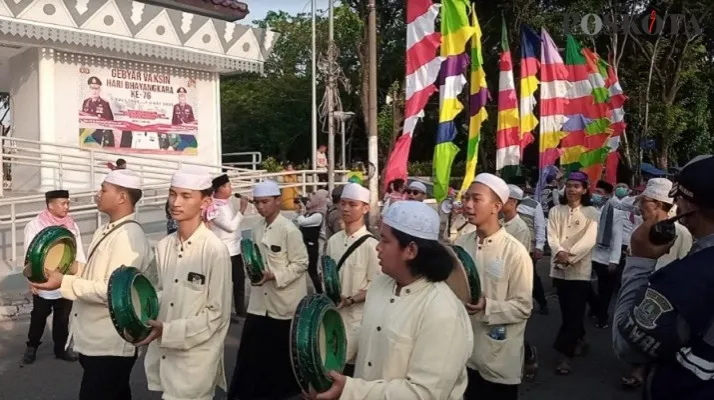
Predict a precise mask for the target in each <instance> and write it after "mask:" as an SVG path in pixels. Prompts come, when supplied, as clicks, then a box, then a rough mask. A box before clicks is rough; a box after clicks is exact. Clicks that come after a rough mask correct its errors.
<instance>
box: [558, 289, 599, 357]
mask: <svg viewBox="0 0 714 400" xmlns="http://www.w3.org/2000/svg"><path fill="white" fill-rule="evenodd" d="M553 284H554V285H555V290H556V292H557V293H558V304H560V313H561V318H562V322H561V325H560V329H559V330H558V336H556V338H555V343H554V344H553V348H554V349H555V350H557V351H559V352H560V353H562V354H563V355H565V356H567V357H573V356H574V355H575V348H576V347H577V345H578V341H579V340H581V339H583V338H584V337H585V326H584V322H583V320H584V319H585V306H586V304H587V301H588V295H589V293H590V288H591V287H592V285H591V283H590V281H569V280H565V279H557V278H553Z"/></svg>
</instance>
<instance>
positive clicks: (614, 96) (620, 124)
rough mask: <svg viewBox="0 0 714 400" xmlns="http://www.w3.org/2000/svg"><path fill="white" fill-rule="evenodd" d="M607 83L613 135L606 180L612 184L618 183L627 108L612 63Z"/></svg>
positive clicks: (607, 162) (609, 143)
mask: <svg viewBox="0 0 714 400" xmlns="http://www.w3.org/2000/svg"><path fill="white" fill-rule="evenodd" d="M605 84H606V85H607V87H608V91H609V93H610V107H611V108H612V117H611V122H612V125H610V127H611V128H612V136H611V137H610V140H609V141H608V147H609V148H610V152H609V153H608V155H607V159H606V161H605V180H606V181H608V182H609V183H611V184H613V185H614V184H615V183H617V166H618V165H619V163H620V158H619V153H618V151H617V150H618V149H619V148H620V137H621V135H623V134H624V133H625V128H626V127H627V125H626V124H625V109H624V108H623V107H624V104H625V101H626V100H627V96H625V93H624V92H623V91H622V87H621V86H620V80H619V79H618V78H617V74H616V73H615V68H613V67H612V65H608V66H607V80H606V82H605Z"/></svg>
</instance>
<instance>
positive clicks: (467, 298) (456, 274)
mask: <svg viewBox="0 0 714 400" xmlns="http://www.w3.org/2000/svg"><path fill="white" fill-rule="evenodd" d="M445 248H446V250H447V252H448V253H449V255H450V256H451V262H452V264H453V266H454V267H453V269H452V270H451V274H449V277H448V278H447V279H446V284H447V285H449V287H450V288H451V291H452V292H454V294H455V295H456V297H458V298H459V300H461V301H462V302H464V303H471V301H472V299H471V289H470V288H469V280H468V276H467V275H466V271H465V270H464V266H463V264H461V261H459V258H458V257H457V255H456V253H455V252H454V250H453V249H452V248H451V247H449V246H445Z"/></svg>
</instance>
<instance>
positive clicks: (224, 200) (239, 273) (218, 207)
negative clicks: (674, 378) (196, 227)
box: [203, 174, 248, 317]
mask: <svg viewBox="0 0 714 400" xmlns="http://www.w3.org/2000/svg"><path fill="white" fill-rule="evenodd" d="M211 185H212V187H213V199H212V202H211V203H210V204H209V205H208V206H207V207H205V208H204V212H203V214H204V215H203V218H204V220H206V221H207V222H208V225H209V227H210V228H211V231H212V232H213V233H214V234H215V235H216V236H218V238H219V239H221V240H222V241H223V243H224V244H225V245H226V247H227V248H228V253H229V254H230V255H231V277H232V281H233V305H234V306H235V308H236V314H238V315H239V316H241V317H243V316H245V269H244V267H243V258H242V257H241V255H240V239H241V234H240V224H241V222H242V221H243V213H245V209H246V208H247V207H248V199H246V198H245V197H241V198H240V207H239V208H238V210H237V211H236V210H235V208H234V207H233V203H232V202H231V197H232V196H233V187H232V186H231V181H230V179H228V175H226V174H223V175H220V176H218V177H216V178H214V179H213V181H212V182H211Z"/></svg>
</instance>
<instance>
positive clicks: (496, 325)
mask: <svg viewBox="0 0 714 400" xmlns="http://www.w3.org/2000/svg"><path fill="white" fill-rule="evenodd" d="M510 196H511V191H510V189H509V187H508V185H506V182H504V181H503V179H501V178H499V177H497V176H495V175H493V174H486V173H483V174H478V175H477V176H476V179H475V180H474V182H473V183H472V184H471V186H469V188H468V190H467V191H466V193H465V194H464V195H463V197H462V201H463V203H464V214H465V215H466V216H468V218H469V222H470V223H472V224H474V225H476V227H477V230H476V232H472V233H470V234H468V235H462V236H461V237H460V238H459V239H458V240H457V241H456V245H458V246H461V247H463V248H464V249H465V250H466V251H467V252H468V253H469V254H470V255H471V257H472V258H473V259H474V261H475V263H476V265H477V266H478V270H479V279H480V281H481V287H482V296H481V299H480V300H479V301H478V303H477V304H467V305H466V308H467V310H468V312H469V314H471V326H472V328H473V332H474V347H473V351H472V353H471V357H470V358H469V361H468V363H467V364H466V365H467V367H468V376H469V384H468V388H467V389H466V393H465V395H464V399H466V400H470V399H479V398H498V399H516V398H518V385H519V384H520V383H521V373H522V368H523V358H524V333H525V328H526V322H527V321H528V317H529V316H530V313H531V309H532V308H533V298H532V291H533V262H532V261H531V258H530V255H529V254H528V250H527V249H526V247H525V246H524V245H523V244H522V243H521V242H519V241H518V239H516V238H514V237H513V236H511V235H510V234H509V233H508V232H507V231H506V229H505V228H503V227H501V224H500V222H499V219H498V215H499V213H500V212H501V210H502V209H503V206H504V204H506V203H507V202H509V197H510ZM521 196H522V193H521ZM514 207H515V206H514Z"/></svg>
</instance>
